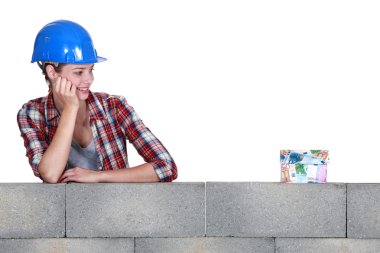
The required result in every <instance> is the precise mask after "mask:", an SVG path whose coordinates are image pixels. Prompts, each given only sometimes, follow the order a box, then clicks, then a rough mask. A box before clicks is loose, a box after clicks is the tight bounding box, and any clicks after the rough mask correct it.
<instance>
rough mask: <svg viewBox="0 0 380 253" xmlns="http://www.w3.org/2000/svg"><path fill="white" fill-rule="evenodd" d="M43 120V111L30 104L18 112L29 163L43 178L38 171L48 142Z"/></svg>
mask: <svg viewBox="0 0 380 253" xmlns="http://www.w3.org/2000/svg"><path fill="white" fill-rule="evenodd" d="M41 120H43V116H42V115H41V113H40V112H39V111H38V110H36V109H34V108H31V107H30V106H28V105H24V106H23V107H22V108H21V109H20V110H19V112H18V114H17V123H18V126H19V129H20V132H21V137H22V138H23V139H24V146H25V148H26V156H27V157H28V159H29V164H30V166H31V167H32V170H33V173H34V175H35V176H36V177H39V178H41V179H42V177H41V175H40V173H39V171H38V165H39V163H40V161H41V158H42V156H43V154H44V152H45V150H46V149H47V147H48V144H47V143H46V140H45V135H44V134H43V132H42V131H41V128H40V126H39V122H41Z"/></svg>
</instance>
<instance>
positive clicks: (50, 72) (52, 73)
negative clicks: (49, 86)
mask: <svg viewBox="0 0 380 253" xmlns="http://www.w3.org/2000/svg"><path fill="white" fill-rule="evenodd" d="M46 74H47V76H48V78H49V79H50V80H55V79H56V78H57V77H58V73H57V72H56V71H55V69H54V67H53V66H52V65H50V64H49V65H47V66H46Z"/></svg>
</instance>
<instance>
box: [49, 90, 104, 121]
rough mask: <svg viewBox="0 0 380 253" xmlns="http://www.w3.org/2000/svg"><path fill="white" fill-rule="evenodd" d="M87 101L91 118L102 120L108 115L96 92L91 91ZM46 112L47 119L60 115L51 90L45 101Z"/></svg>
mask: <svg viewBox="0 0 380 253" xmlns="http://www.w3.org/2000/svg"><path fill="white" fill-rule="evenodd" d="M86 101H87V103H88V108H89V113H90V119H95V120H102V119H103V118H105V117H106V113H105V111H104V108H103V106H102V103H101V102H100V101H99V99H98V97H97V96H96V94H94V93H92V92H91V91H90V94H89V96H88V98H87V100H86ZM45 113H46V115H45V116H46V118H47V120H49V121H50V120H52V119H54V118H56V117H58V116H60V113H59V111H58V109H57V108H56V107H55V105H54V99H53V93H52V92H49V94H48V96H47V99H46V103H45Z"/></svg>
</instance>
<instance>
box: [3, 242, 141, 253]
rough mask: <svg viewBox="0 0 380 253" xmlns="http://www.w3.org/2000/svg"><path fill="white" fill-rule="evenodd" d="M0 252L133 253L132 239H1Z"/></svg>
mask: <svg viewBox="0 0 380 253" xmlns="http://www.w3.org/2000/svg"><path fill="white" fill-rule="evenodd" d="M0 252H12V253H25V252H28V253H41V252H43V253H45V252H46V253H47V252H51V253H103V252H112V253H119V252H120V253H134V240H133V238H86V239H84V238H83V239H82V238H81V239H79V238H60V239H53V238H50V239H46V238H44V239H1V240H0Z"/></svg>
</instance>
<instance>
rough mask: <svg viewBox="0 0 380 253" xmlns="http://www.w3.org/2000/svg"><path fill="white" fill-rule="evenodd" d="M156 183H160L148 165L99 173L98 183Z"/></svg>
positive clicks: (151, 167)
mask: <svg viewBox="0 0 380 253" xmlns="http://www.w3.org/2000/svg"><path fill="white" fill-rule="evenodd" d="M158 181H160V179H159V178H158V176H157V173H156V172H155V171H154V169H153V166H152V165H151V164H150V163H145V164H142V165H139V166H136V167H132V168H128V169H119V170H107V171H100V172H99V182H101V183H102V182H104V183H138V182H140V183H141V182H158Z"/></svg>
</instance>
